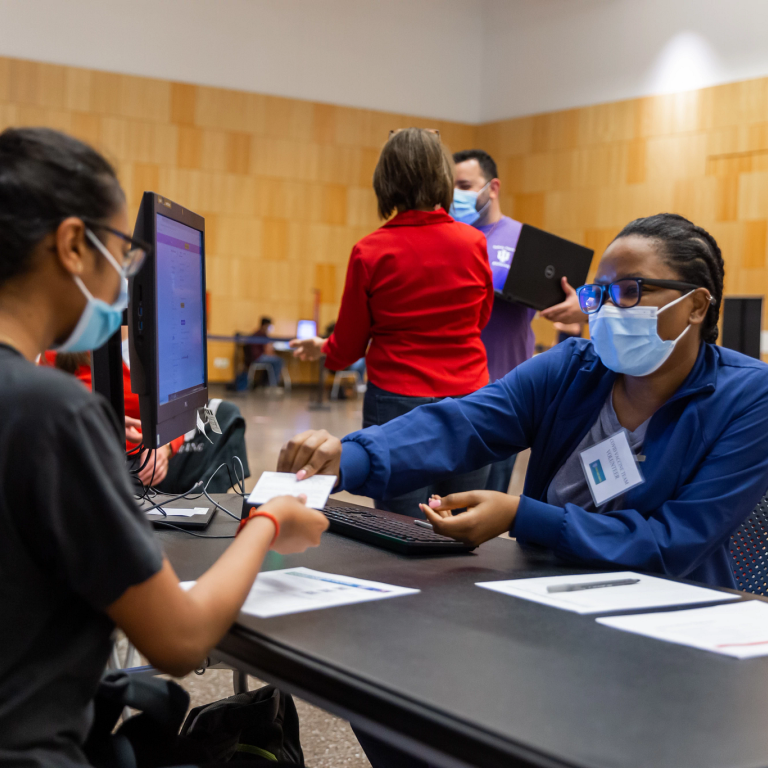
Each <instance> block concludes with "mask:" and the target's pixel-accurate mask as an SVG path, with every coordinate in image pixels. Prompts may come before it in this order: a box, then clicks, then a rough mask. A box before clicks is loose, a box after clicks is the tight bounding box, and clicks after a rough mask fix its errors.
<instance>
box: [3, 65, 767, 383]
mask: <svg viewBox="0 0 768 768" xmlns="http://www.w3.org/2000/svg"><path fill="white" fill-rule="evenodd" d="M12 125H47V126H51V127H55V128H59V129H61V130H64V131H67V132H69V133H72V134H74V135H76V136H78V137H80V138H82V139H84V140H86V141H88V142H90V143H91V144H93V145H95V146H96V147H98V148H99V149H100V150H101V151H103V152H104V153H105V154H106V155H107V156H108V157H109V158H110V159H111V160H112V161H113V162H114V163H115V165H116V167H117V168H118V171H119V174H120V177H121V180H122V182H123V185H124V188H125V190H126V196H127V198H128V204H129V209H130V210H129V215H130V216H131V217H133V216H134V215H135V212H136V209H137V206H138V203H139V200H140V198H141V194H142V193H143V192H144V190H148V189H152V190H156V191H158V192H161V193H162V194H164V195H167V196H168V197H169V198H171V199H173V200H176V201H178V202H179V203H181V204H183V205H186V206H187V207H189V208H191V209H192V210H195V211H198V212H199V213H200V214H202V215H203V216H205V218H206V226H207V243H208V288H209V291H210V294H211V316H210V327H211V331H212V332H214V333H221V334H229V333H232V332H234V331H236V330H239V331H249V330H252V329H253V328H254V327H255V326H256V325H257V323H258V319H259V317H260V316H261V315H262V314H270V315H272V316H273V318H274V320H275V324H276V326H277V328H278V331H279V332H282V333H289V332H290V329H292V328H293V327H294V325H295V322H296V320H297V319H299V318H304V317H311V316H312V311H313V300H314V291H315V290H320V292H321V318H320V319H321V325H325V324H327V323H328V322H330V321H331V320H333V319H334V318H335V317H336V314H337V312H338V302H339V299H340V296H341V292H342V289H343V284H344V275H345V271H346V263H347V260H348V257H349V253H350V250H351V248H352V246H353V245H354V243H355V242H356V241H357V240H359V239H360V238H361V237H363V236H365V235H366V234H367V233H369V232H371V231H372V230H373V229H375V228H376V227H377V226H379V224H380V221H379V219H378V216H377V213H376V199H375V196H374V194H373V190H372V188H371V179H372V175H373V170H374V167H375V165H376V161H377V159H378V154H379V151H380V149H381V146H382V145H383V143H384V142H385V141H386V139H387V136H388V134H389V131H390V130H391V129H394V128H403V127H407V126H411V125H420V126H422V127H429V128H436V129H438V130H439V131H440V135H441V138H442V140H443V142H444V143H445V144H446V146H447V147H448V148H449V149H450V150H459V149H465V148H468V147H474V146H479V147H482V148H484V149H486V150H487V151H489V152H490V153H491V154H492V155H493V156H494V158H495V159H496V161H497V164H498V167H499V171H500V176H501V181H502V193H501V201H502V209H503V211H504V212H505V213H508V214H509V215H511V216H514V217H516V218H518V219H521V220H522V221H526V222H528V223H531V224H534V225H536V226H540V227H543V228H545V229H548V230H550V231H552V232H555V233H557V234H560V235H562V236H564V237H569V238H571V239H574V240H577V241H579V242H583V243H584V244H586V245H588V246H589V247H592V248H594V249H595V251H596V253H597V255H598V256H599V255H600V253H602V251H603V250H604V248H605V247H606V245H607V244H608V243H609V242H610V240H611V239H612V238H613V236H614V235H615V234H616V233H617V232H618V231H619V229H620V228H621V227H622V226H623V225H624V224H626V223H627V222H628V221H630V220H632V219H634V218H637V217H638V216H646V215H649V214H652V213H657V212H659V211H677V212H679V213H681V214H683V215H685V216H688V217H689V218H692V219H693V220H694V221H696V223H698V224H701V225H702V226H704V227H706V228H707V229H709V230H710V231H711V232H712V234H713V235H715V237H717V238H718V240H719V241H720V243H721V246H722V249H723V254H724V257H725V260H726V290H727V292H729V293H756V292H757V293H763V292H764V291H766V290H768V264H767V263H766V259H768V243H767V240H768V78H762V79H757V80H750V81H746V82H741V83H734V84H730V85H723V86H718V87H715V88H708V89H704V90H700V91H693V92H689V93H684V94H671V95H664V96H658V97H648V98H641V99H634V100H629V101H622V102H616V103H611V104H602V105H596V106H590V107H584V108H582V109H569V110H565V111H562V112H555V113H549V114H542V115H534V116H530V117H524V118H519V119H514V120H504V121H499V122H495V123H489V124H486V125H482V126H472V125H463V124H459V123H448V122H445V121H440V120H430V119H423V118H417V117H412V116H406V115H400V114H391V113H385V112H376V111H373V110H364V109H353V108H349V107H337V106H333V105H328V104H315V103H311V102H305V101H298V100H294V99H285V98H280V97H277V96H266V95H262V94H253V93H244V92H239V91H230V90H226V89H221V88H210V87H204V86H195V85H189V84H183V83H172V82H167V81H162V80H152V79H149V78H138V77H130V76H127V75H118V74H114V73H107V72H96V71H90V70H84V69H77V68H73V67H60V66H54V65H49V64H42V63H37V62H29V61H20V60H15V59H9V58H2V57H0V129H2V128H4V127H6V126H12ZM766 327H767V328H768V318H766ZM280 329H283V330H282V331H281V330H280ZM534 330H535V332H536V334H537V338H538V340H539V341H540V342H542V343H547V344H548V343H551V341H552V339H553V336H554V334H553V331H552V327H551V325H549V324H548V323H546V322H545V321H542V320H539V319H537V320H536V321H535V322H534ZM230 351H231V350H230ZM225 353H227V347H226V345H224V346H223V347H220V346H217V347H216V350H215V354H214V351H212V353H211V355H210V357H211V369H210V374H211V379H212V380H225V379H228V378H229V377H230V376H231V375H232V371H231V369H227V368H219V367H216V366H214V358H222V357H223V356H224V354H225ZM311 370H312V369H311V367H308V366H303V367H301V368H300V369H299V368H297V369H296V372H297V373H298V375H299V376H300V377H301V376H303V375H309V374H310V373H311Z"/></svg>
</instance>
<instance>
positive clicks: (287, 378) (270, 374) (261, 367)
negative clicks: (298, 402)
mask: <svg viewBox="0 0 768 768" xmlns="http://www.w3.org/2000/svg"><path fill="white" fill-rule="evenodd" d="M256 371H266V372H267V379H268V380H269V386H270V389H277V379H276V378H275V369H274V367H273V366H272V363H251V364H250V365H249V366H248V389H253V382H254V379H255V376H256ZM280 376H281V378H282V380H283V389H284V390H285V392H286V394H290V391H291V375H290V374H289V373H288V371H287V370H286V366H283V367H282V370H281V372H280Z"/></svg>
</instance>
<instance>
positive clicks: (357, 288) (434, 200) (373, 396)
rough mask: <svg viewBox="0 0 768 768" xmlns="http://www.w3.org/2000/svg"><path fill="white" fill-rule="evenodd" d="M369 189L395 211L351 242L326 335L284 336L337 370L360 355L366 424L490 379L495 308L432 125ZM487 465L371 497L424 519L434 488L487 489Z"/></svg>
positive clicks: (411, 137) (475, 236)
mask: <svg viewBox="0 0 768 768" xmlns="http://www.w3.org/2000/svg"><path fill="white" fill-rule="evenodd" d="M373 188H374V190H375V192H376V197H377V198H378V204H379V214H380V216H381V218H382V219H388V218H389V216H390V215H391V214H392V213H394V212H396V215H395V216H394V217H393V218H391V219H389V221H387V223H386V224H384V225H383V226H382V227H380V228H379V229H377V230H376V231H375V232H373V233H371V234H370V235H368V236H367V237H364V238H363V239H362V240H361V241H360V242H359V243H357V245H355V247H354V248H353V249H352V255H351V256H350V259H349V265H348V267H347V278H346V284H345V287H344V295H343V297H342V299H341V309H340V311H339V318H338V320H337V322H336V327H335V329H334V332H333V334H332V335H331V336H330V338H328V339H325V340H324V339H320V338H315V339H306V340H301V341H300V340H294V341H292V342H291V346H293V347H294V348H295V352H294V354H295V355H296V356H297V357H299V358H301V359H303V360H315V359H318V358H319V357H320V356H321V355H326V360H325V365H326V367H327V368H329V369H330V370H332V371H338V370H343V369H344V368H347V367H348V366H350V365H351V364H352V363H354V362H355V361H356V360H359V359H360V358H361V357H363V356H365V358H366V365H367V367H368V382H369V384H368V390H367V391H366V394H365V402H364V405H363V426H364V427H369V426H372V425H375V424H385V423H386V422H388V421H391V420H392V419H394V418H396V417H397V416H402V415H403V414H405V413H408V412H409V411H411V410H413V409H414V408H416V407H418V406H419V405H424V404H426V403H434V402H436V401H438V400H441V399H442V398H445V397H462V396H463V395H468V394H470V393H471V392H474V391H475V390H477V389H479V388H480V387H483V386H485V385H486V384H487V383H488V366H487V359H486V354H485V347H484V346H483V343H482V341H481V340H480V331H481V330H482V329H483V328H484V327H485V324H486V323H487V322H488V318H489V317H490V314H491V307H492V305H493V281H492V277H491V270H490V267H489V266H488V257H487V254H486V243H485V237H484V236H483V235H482V233H480V232H479V231H478V230H476V229H474V228H472V227H470V226H467V225H466V224H461V223H460V222H457V221H455V220H454V219H452V218H451V217H450V216H449V215H448V213H447V211H448V209H449V208H450V205H451V201H452V199H453V168H452V164H451V160H450V157H449V156H448V155H447V154H446V152H445V151H444V149H443V147H442V146H441V144H440V137H439V136H438V135H437V134H436V133H435V132H433V131H427V130H424V129H420V128H406V129H405V130H402V131H397V132H395V133H393V134H392V135H391V136H390V138H389V141H387V143H386V144H385V145H384V149H383V150H382V152H381V157H380V158H379V162H378V165H377V166H376V170H375V172H374V175H373ZM369 343H370V345H369ZM487 473H488V468H487V467H486V468H483V469H481V470H477V471H475V472H471V473H469V474H467V475H461V476H457V477H450V478H445V479H443V480H442V481H439V482H437V483H436V484H434V485H430V486H427V487H424V488H421V489H419V490H418V491H413V492H412V493H408V494H406V495H404V496H399V497H397V498H395V499H387V500H386V501H383V500H381V499H376V506H377V507H379V508H380V509H389V510H390V511H392V512H399V513H401V514H408V515H411V516H414V517H423V515H422V513H421V511H420V510H419V507H418V505H419V503H420V502H426V501H427V500H428V499H429V497H430V495H431V494H433V493H437V494H440V495H443V494H445V493H449V492H452V493H455V492H457V491H459V490H471V489H473V488H483V487H484V485H483V483H484V482H485V480H486V478H487ZM448 489H451V490H450V491H449V490H448Z"/></svg>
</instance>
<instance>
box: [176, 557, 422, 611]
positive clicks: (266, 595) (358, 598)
mask: <svg viewBox="0 0 768 768" xmlns="http://www.w3.org/2000/svg"><path fill="white" fill-rule="evenodd" d="M194 585H195V582H194V581H182V582H180V586H181V588H182V589H191V588H192V587H193V586H194ZM420 591H421V590H418V589H408V588H407V587H396V586H393V585H392V584H382V583H381V582H379V581H367V580H366V579H355V578H353V577H352V576H339V575H338V574H335V573H323V572H322V571H314V570H312V569H311V568H303V567H300V568H284V569H283V570H280V571H264V572H263V573H260V574H259V575H258V576H257V577H256V581H255V582H254V584H253V586H252V587H251V591H250V593H249V594H248V597H247V598H246V600H245V603H244V604H243V607H242V609H241V612H242V613H246V614H249V615H251V616H258V617H259V618H260V619H269V618H271V617H273V616H287V615H288V614H289V613H303V612H304V611H316V610H318V609H320V608H334V607H335V606H337V605H351V604H353V603H369V602H371V601H372V600H386V599H387V598H388V597H400V596H402V595H415V594H417V593H418V592H420Z"/></svg>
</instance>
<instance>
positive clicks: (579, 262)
mask: <svg viewBox="0 0 768 768" xmlns="http://www.w3.org/2000/svg"><path fill="white" fill-rule="evenodd" d="M594 253H595V252H594V251H593V250H592V249H591V248H585V247H584V246H583V245H578V244H577V243H572V242H571V241H570V240H565V239H564V238H562V237H558V236H557V235H552V234H550V233H549V232H544V230H542V229H537V228H536V227H532V226H531V225H530V224H523V228H522V230H521V231H520V237H519V239H518V241H517V247H516V248H515V257H514V258H513V259H512V264H511V265H510V267H509V274H508V275H507V279H506V282H505V283H504V289H503V290H501V291H496V296H497V297H499V298H501V299H504V300H505V301H514V302H516V303H517V304H524V305H525V306H527V307H532V308H533V309H538V310H542V309H547V307H551V306H553V305H554V304H559V303H560V302H561V301H564V300H565V293H564V291H563V289H562V286H561V285H560V280H561V278H562V277H563V276H565V277H567V278H568V282H569V283H570V284H571V285H572V286H573V287H574V288H578V287H579V286H580V285H584V283H585V282H586V281H587V273H588V272H589V265H590V264H591V263H592V256H593V255H594Z"/></svg>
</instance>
